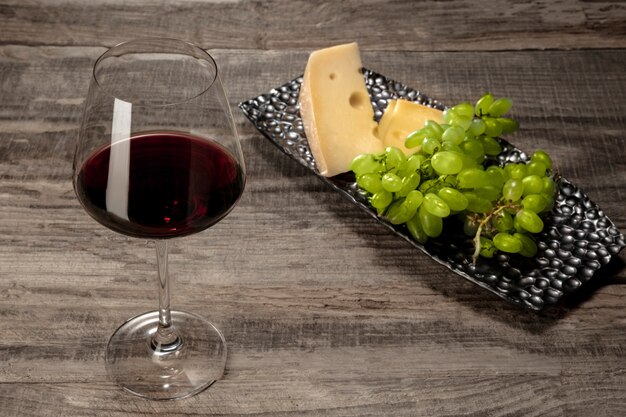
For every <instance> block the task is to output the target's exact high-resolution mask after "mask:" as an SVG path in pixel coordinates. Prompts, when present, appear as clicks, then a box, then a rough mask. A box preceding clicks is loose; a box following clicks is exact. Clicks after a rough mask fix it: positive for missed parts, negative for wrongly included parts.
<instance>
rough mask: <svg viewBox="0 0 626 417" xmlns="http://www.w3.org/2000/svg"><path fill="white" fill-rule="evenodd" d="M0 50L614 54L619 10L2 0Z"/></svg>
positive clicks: (566, 4) (538, 1)
mask: <svg viewBox="0 0 626 417" xmlns="http://www.w3.org/2000/svg"><path fill="white" fill-rule="evenodd" d="M2 3H3V4H2V5H0V28H2V36H1V39H0V42H2V43H4V44H26V45H74V46H77V45H80V46H92V45H106V46H111V45H112V44H115V43H117V42H120V41H121V40H126V39H129V38H134V37H139V36H163V35H167V36H171V37H176V38H181V39H190V40H193V41H194V42H196V43H198V44H200V45H201V46H203V47H205V48H244V49H262V50H272V49H284V48H299V49H306V50H309V49H310V48H316V47H317V48H319V47H324V46H327V45H328V43H329V42H333V43H341V42H350V41H353V40H357V41H359V43H360V44H361V45H362V47H363V48H364V49H375V50H388V49H395V50H412V51H457V50H461V51H466V50H468V49H472V50H508V49H516V50H519V49H556V48H567V49H578V48H624V47H625V46H626V23H625V22H626V4H625V3H624V2H620V1H584V0H561V1H558V0H557V1H546V0H524V1H511V0H495V1H473V0H449V1H440V2H429V1H389V0H366V1H308V0H296V1H289V0H269V1H258V0H254V1H247V0H212V1H211V0H209V1H202V0H173V1H172V0H170V1H161V0H158V1H157V0H134V1H125V0H99V1H89V0H69V1H68V0H52V1H51V0H47V1H41V0H35V1H33V0H8V1H7V0H5V1H3V2H2Z"/></svg>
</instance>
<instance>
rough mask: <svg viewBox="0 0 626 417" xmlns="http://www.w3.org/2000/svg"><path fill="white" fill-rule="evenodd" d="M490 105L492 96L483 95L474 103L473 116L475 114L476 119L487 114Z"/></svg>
mask: <svg viewBox="0 0 626 417" xmlns="http://www.w3.org/2000/svg"><path fill="white" fill-rule="evenodd" d="M492 103H493V96H492V95H491V94H489V93H487V94H485V95H484V96H482V97H481V98H480V99H478V101H477V102H476V106H474V114H476V116H478V117H481V116H483V115H485V114H487V111H488V110H489V107H490V106H491V104H492Z"/></svg>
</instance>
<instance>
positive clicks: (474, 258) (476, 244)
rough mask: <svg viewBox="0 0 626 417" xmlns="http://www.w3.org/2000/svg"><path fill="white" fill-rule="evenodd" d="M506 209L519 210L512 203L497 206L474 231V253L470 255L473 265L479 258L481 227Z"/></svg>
mask: <svg viewBox="0 0 626 417" xmlns="http://www.w3.org/2000/svg"><path fill="white" fill-rule="evenodd" d="M507 208H519V206H518V205H516V204H514V203H509V204H503V205H501V206H497V207H495V208H494V209H493V210H492V211H490V212H489V213H487V215H486V216H485V218H484V219H483V220H482V221H481V222H480V223H479V224H478V228H477V229H476V235H474V253H473V254H472V264H473V265H476V261H478V257H479V256H480V249H481V245H480V236H481V235H482V232H483V227H485V226H486V225H487V223H489V221H490V220H491V219H492V218H493V216H495V215H497V214H498V213H500V212H501V211H502V210H505V209H507Z"/></svg>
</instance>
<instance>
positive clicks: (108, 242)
mask: <svg viewBox="0 0 626 417" xmlns="http://www.w3.org/2000/svg"><path fill="white" fill-rule="evenodd" d="M124 4H125V2H121V1H116V0H115V1H114V0H109V1H99V2H87V1H85V2H81V1H68V2H62V1H50V2H46V3H45V4H44V3H41V4H40V3H37V2H14V3H8V2H4V6H2V7H0V16H1V18H0V19H5V20H1V21H0V27H1V28H2V32H0V42H1V43H2V44H3V45H1V46H0V97H1V99H2V101H1V102H0V244H1V245H2V250H0V329H1V331H0V415H1V416H25V417H30V416H70V417H72V416H113V417H122V416H131V415H132V416H156V415H167V416H203V415H211V414H215V415H225V416H239V415H241V416H243V415H249V416H261V415H264V416H554V417H570V416H590V415H594V416H620V415H623V414H624V410H625V409H626V271H625V269H624V260H625V259H626V258H625V256H624V254H623V253H622V254H621V255H620V256H619V257H618V258H617V259H616V260H615V261H614V262H613V263H612V264H610V265H609V267H608V268H606V269H605V270H603V271H602V275H603V279H601V280H599V281H597V283H594V284H592V285H591V286H589V287H588V288H585V289H584V290H582V291H580V292H579V293H577V294H575V295H573V296H571V297H569V298H568V299H566V300H564V302H562V303H560V304H559V305H557V306H554V307H551V308H548V309H546V310H545V311H544V312H543V313H541V314H535V313H530V312H526V311H523V310H520V309H519V308H517V307H514V306H510V305H508V304H507V303H505V302H504V301H502V300H500V299H499V298H497V297H495V296H493V295H491V294H489V293H487V292H485V291H483V290H481V289H479V288H478V287H476V286H474V285H472V284H470V283H468V282H466V281H464V280H462V279H461V278H459V277H458V276H456V275H454V274H452V273H450V272H449V271H448V270H446V269H445V268H443V267H441V266H439V265H438V264H436V263H434V262H432V261H430V260H429V259H427V258H426V257H425V256H424V255H423V254H421V253H420V252H418V251H415V250H414V249H412V248H411V247H409V245H407V244H406V243H404V242H403V241H401V240H399V239H397V238H396V237H394V236H392V235H391V234H390V233H389V232H388V231H387V230H386V229H385V228H383V227H381V226H379V225H377V224H375V223H374V222H372V221H371V219H370V218H368V217H367V216H365V215H363V214H362V213H361V212H360V211H358V210H357V209H355V208H354V207H353V206H351V205H350V204H349V203H347V202H346V201H344V200H343V199H342V198H341V197H340V196H339V195H337V194H335V193H333V192H331V191H330V190H328V189H327V188H326V187H325V186H323V184H322V183H321V182H320V181H318V180H317V179H316V178H314V177H313V176H312V175H311V174H309V173H308V172H307V171H306V170H305V169H303V168H302V167H300V166H299V165H297V164H296V163H295V162H293V161H291V160H290V159H288V158H287V157H286V156H284V155H283V154H281V153H280V152H279V151H278V150H277V149H276V148H275V147H274V146H273V145H272V144H271V143H269V141H267V140H266V139H264V138H263V137H261V135H260V134H258V133H257V132H256V131H255V130H254V129H253V128H252V127H251V125H250V124H249V123H248V122H247V121H246V120H245V119H244V117H243V116H242V115H241V113H240V112H239V111H238V110H237V109H235V110H234V111H235V117H236V122H237V127H238V129H239V132H240V134H241V137H242V142H243V147H244V152H245V155H246V157H247V165H248V174H249V177H248V183H247V188H246V192H245V194H244V196H243V198H242V200H241V202H240V204H239V205H238V206H237V208H236V209H235V210H234V211H233V212H232V213H231V214H230V215H229V216H228V217H227V218H226V219H225V220H224V221H222V222H221V223H219V224H218V225H216V226H215V227H213V228H212V229H211V230H208V231H206V232H203V233H201V234H199V235H196V236H192V237H190V238H185V239H181V240H177V241H176V242H175V244H174V245H173V250H172V255H171V271H172V275H173V279H174V294H173V304H174V306H175V307H176V306H179V307H181V308H184V309H187V310H191V311H194V312H196V313H198V314H201V315H203V316H206V317H210V318H211V319H212V320H213V321H214V322H215V323H216V324H217V325H218V327H220V328H221V329H222V330H223V331H224V333H225V336H226V338H227V341H228V344H229V358H228V362H227V371H226V375H225V376H224V378H223V379H222V380H221V381H219V382H218V383H216V384H215V385H214V386H212V387H211V388H210V389H209V390H207V391H205V392H204V393H202V394H200V395H197V396H195V397H192V398H190V399H187V400H183V401H176V402H169V403H155V402H149V401H144V400H140V399H136V398H134V397H131V396H129V395H127V394H125V393H123V392H122V391H121V390H119V389H118V388H116V387H115V386H114V385H113V384H112V383H110V382H109V381H108V380H107V378H106V375H105V371H104V363H103V351H104V347H105V345H106V342H107V338H108V336H109V335H110V334H111V333H112V332H113V330H114V329H115V328H116V327H117V326H118V325H119V324H120V323H121V322H123V320H125V319H126V318H128V317H130V316H131V315H134V314H136V313H140V312H142V311H145V310H147V309H152V308H154V307H155V303H156V282H155V281H156V280H155V276H154V275H155V273H154V265H155V264H154V253H153V252H154V250H153V247H152V246H151V245H150V244H149V243H147V242H145V241H142V240H136V239H127V238H125V237H122V236H119V235H116V234H114V233H113V232H109V231H108V230H105V229H104V228H103V227H101V226H99V225H98V224H96V223H95V222H94V221H93V220H91V219H90V218H89V217H88V216H87V214H85V213H84V211H83V210H82V209H81V208H80V206H79V204H78V203H77V201H76V199H75V197H74V194H73V191H72V186H71V182H70V178H69V177H70V175H71V154H72V151H73V144H74V139H75V137H76V134H77V128H78V125H79V122H80V116H81V110H82V104H83V99H84V97H85V95H86V88H87V85H88V82H89V72H90V68H91V65H92V64H93V61H94V60H95V58H96V57H97V56H98V55H99V54H101V53H102V52H103V51H104V50H105V49H104V46H106V45H110V44H112V43H115V42H116V41H118V40H122V39H123V38H126V37H130V36H131V30H130V29H129V28H128V27H122V26H120V27H119V30H118V31H117V32H116V33H115V34H114V33H109V34H106V33H105V32H106V31H104V30H103V29H102V27H100V26H98V22H102V21H101V20H96V18H95V17H93V16H91V14H93V13H95V14H98V13H100V15H101V16H102V18H103V19H104V17H106V18H107V19H109V23H108V24H111V25H122V24H124V25H127V24H128V23H123V22H125V21H126V19H131V20H133V21H136V22H137V25H139V26H138V28H139V29H138V33H139V34H146V35H147V34H165V33H166V31H167V33H168V34H170V35H172V36H175V35H176V36H184V35H190V36H185V37H187V38H190V37H191V38H193V37H194V36H197V39H198V40H200V41H202V42H205V43H204V45H205V46H206V47H209V42H208V41H207V39H208V38H209V37H211V36H213V34H214V33H209V32H208V31H209V30H214V31H215V33H217V34H219V36H218V39H219V41H218V42H217V45H214V47H215V48H216V49H215V50H214V51H212V52H213V53H214V55H215V56H216V58H217V60H218V63H219V64H220V67H221V70H222V75H223V79H224V80H225V82H226V86H227V89H228V91H229V93H230V99H231V102H232V103H233V105H235V104H236V103H238V102H240V101H242V100H245V99H247V98H250V97H253V96H255V95H257V94H259V93H261V92H265V91H268V90H269V89H270V88H272V87H274V86H277V85H279V84H282V83H283V82H285V81H287V80H289V79H291V78H293V77H294V76H296V75H298V74H300V73H301V72H302V70H303V68H304V64H305V62H306V58H307V55H308V51H309V50H310V49H313V48H315V47H318V46H321V45H322V44H324V43H333V42H335V41H337V40H343V39H344V38H347V37H348V36H349V34H350V32H349V30H348V28H346V27H342V26H341V25H340V24H339V23H338V22H335V23H334V26H333V27H332V29H331V30H329V31H328V32H326V33H321V32H320V34H319V35H318V36H313V35H312V36H311V38H309V39H303V38H301V37H298V36H295V34H294V32H295V31H296V30H297V27H298V25H297V24H296V22H300V25H314V24H315V23H316V20H315V19H307V18H306V14H302V15H300V14H299V13H296V12H297V11H298V10H302V8H305V9H306V7H314V6H317V7H318V8H319V9H321V10H326V12H325V13H331V12H330V11H332V14H333V15H336V16H337V18H339V19H345V16H351V15H355V16H356V17H355V19H357V18H358V19H360V21H362V22H363V25H364V26H367V21H366V20H363V19H364V18H363V17H362V16H361V15H360V14H359V13H361V12H360V11H358V10H357V9H359V10H360V9H361V8H362V7H365V6H367V5H373V6H371V7H375V6H376V5H377V3H376V2H371V3H370V2H368V3H359V4H360V6H359V7H351V6H350V5H349V3H348V2H346V3H341V4H342V5H341V6H340V5H339V4H340V2H337V3H327V4H326V3H324V4H319V3H313V4H314V6H307V5H308V4H309V3H307V2H298V3H291V2H280V3H271V4H269V5H266V4H265V3H260V2H259V3H255V2H237V1H233V2H215V3H214V4H209V5H208V3H202V2H198V1H188V2H182V1H178V2H175V3H167V5H165V4H161V3H158V4H156V3H153V2H150V3H149V2H137V3H133V5H132V6H125V5H124ZM171 4H176V5H178V6H177V7H178V8H177V9H175V10H177V11H178V12H176V13H174V12H173V10H174V9H172V7H173V6H171ZM272 4H274V5H276V4H277V5H278V6H276V7H280V8H282V9H283V12H282V13H283V18H284V20H285V21H286V22H290V23H289V24H288V25H287V26H286V28H284V29H281V30H283V31H284V32H282V34H284V33H288V34H289V36H291V38H292V39H290V40H283V39H279V38H280V37H281V36H282V35H281V36H279V33H278V32H272V28H270V27H266V25H265V24H264V23H263V22H264V21H263V20H256V21H255V20H252V21H248V20H244V17H245V16H247V17H246V19H249V18H250V16H251V12H250V10H256V12H255V13H257V15H256V16H259V17H257V19H266V20H268V21H269V22H274V21H275V19H276V18H274V17H271V13H270V12H269V10H265V8H266V7H270V6H271V5H272ZM412 4H413V3H412V2H395V3H392V4H391V6H390V7H392V8H396V9H400V10H402V9H408V8H410V7H413V6H411V5H412ZM418 4H421V3H418ZM443 4H444V5H446V4H448V5H451V6H452V9H453V10H454V9H455V7H456V8H458V9H461V6H458V5H459V4H462V3H460V2H445V3H443ZM463 4H464V3H463ZM508 4H509V2H502V3H501V6H502V8H501V10H503V13H505V15H504V16H503V17H501V19H503V20H504V21H505V22H507V23H509V22H510V24H509V26H510V27H515V25H516V24H519V22H517V19H510V17H509V14H510V13H513V12H512V10H520V9H525V8H526V7H529V6H528V5H534V6H537V2H529V3H515V2H511V5H510V7H507V5H508ZM455 5H456V6H455ZM545 5H546V7H553V8H554V7H560V8H568V7H585V8H587V9H586V10H590V9H592V10H595V11H596V12H598V11H600V10H604V9H606V10H608V11H605V12H602V13H605V14H604V17H603V19H605V20H606V21H607V22H608V23H609V24H608V25H607V29H606V30H607V33H603V32H601V31H600V30H596V32H593V31H590V32H589V33H592V34H593V33H595V35H594V36H595V38H594V36H590V35H589V33H583V31H580V30H578V29H577V28H576V27H570V26H568V28H569V29H567V30H566V29H564V26H565V24H563V25H561V26H559V25H556V26H555V27H554V30H553V31H552V32H550V33H549V34H547V33H545V32H544V30H543V26H542V22H541V21H539V22H535V23H533V21H532V20H531V19H530V18H528V20H527V21H526V23H525V24H524V25H525V26H524V32H523V34H521V35H520V34H516V35H515V36H511V39H500V40H496V39H495V38H496V37H495V35H493V34H492V35H490V34H489V33H485V34H484V35H485V36H486V40H484V41H481V40H480V39H479V37H478V36H475V37H474V40H473V41H469V42H468V44H466V47H464V48H461V49H463V50H461V51H456V52H454V51H441V49H445V48H443V47H442V46H441V45H446V44H447V45H450V44H452V41H453V40H455V39H456V36H460V35H459V34H463V33H469V32H471V31H472V30H473V28H471V27H469V26H470V24H468V23H463V16H465V15H464V14H461V15H459V14H458V13H459V12H458V11H457V12H456V14H455V16H457V19H460V20H456V21H457V22H460V23H458V26H459V32H455V35H450V36H447V37H445V39H444V40H443V42H442V43H436V42H435V39H434V38H433V36H434V35H436V34H434V33H433V34H429V35H424V36H425V41H424V42H421V39H419V38H418V37H417V35H416V34H415V33H414V32H411V34H410V35H409V36H408V37H407V38H408V39H407V41H406V42H405V43H399V44H398V43H394V39H393V38H392V37H391V35H390V34H389V33H388V32H386V31H383V26H380V27H378V28H374V29H373V31H372V32H371V33H370V32H368V33H367V34H366V35H364V36H366V38H367V39H369V40H370V41H371V43H370V47H369V48H366V49H368V50H367V51H366V52H364V53H363V61H364V64H365V65H366V66H367V67H369V68H372V69H374V70H376V71H379V72H381V73H384V74H386V75H388V76H390V77H391V78H394V79H397V80H400V81H403V82H405V83H406V84H409V85H411V86H413V87H417V88H420V89H422V90H423V91H424V92H426V93H428V94H429V95H432V96H434V97H437V98H439V99H440V100H441V101H443V102H455V101H456V100H459V99H464V98H468V97H469V98H472V97H477V96H478V95H479V94H481V93H482V92H483V91H486V90H489V91H492V92H494V93H496V94H498V95H506V96H509V97H511V98H512V99H513V100H514V102H515V108H514V112H515V115H516V117H518V118H519V119H520V121H521V123H522V128H523V129H522V131H521V132H519V133H517V134H516V135H515V136H513V137H512V138H511V140H512V141H513V142H514V143H515V144H516V145H518V146H520V147H521V148H523V149H527V150H533V149H536V148H543V149H546V150H547V151H549V152H550V153H551V154H552V155H553V156H554V158H555V159H556V160H557V161H558V164H559V168H560V170H561V172H562V174H563V175H564V176H566V177H567V178H569V179H570V180H572V181H573V182H575V183H576V184H577V185H579V186H580V187H581V188H583V189H584V190H585V192H586V193H587V194H589V195H590V197H591V198H592V199H593V200H594V201H596V202H597V203H598V204H599V205H600V206H601V207H602V208H603V209H604V211H605V213H607V214H608V215H609V216H610V217H611V218H612V219H613V220H614V221H615V222H616V223H617V225H618V227H619V228H620V229H621V230H622V231H623V230H626V209H625V208H624V205H625V204H624V203H625V193H626V164H625V162H624V160H625V159H624V157H625V151H624V148H625V146H624V145H625V139H624V138H625V135H626V118H625V115H626V98H625V97H626V64H625V63H626V50H624V45H623V38H624V37H623V34H624V31H623V27H624V22H625V20H624V17H623V15H622V16H621V17H620V10H622V8H623V3H610V4H609V3H606V4H604V3H597V2H590V3H586V2H581V3H579V2H561V3H557V4H556V5H551V3H548V2H546V3H545ZM209 6H210V7H209ZM437 7H442V6H441V5H437ZM465 7H467V6H465ZM479 7H482V6H479ZM467 8H468V9H469V7H467ZM209 9H211V10H215V14H214V20H215V21H217V22H218V24H217V26H215V25H214V26H213V29H210V28H211V25H208V24H207V26H206V27H204V26H202V27H201V26H200V25H199V24H198V22H199V21H200V20H198V19H201V16H202V13H200V15H199V16H200V17H198V16H196V15H195V14H192V13H191V11H190V10H200V11H202V10H209ZM426 9H428V8H426ZM329 10H330V11H329ZM485 11H486V12H489V13H491V14H489V13H488V16H487V19H489V16H491V19H494V17H493V16H495V15H496V14H497V12H496V11H488V10H486V9H485ZM13 12H14V15H13V17H11V16H10V13H13ZM168 12H169V13H170V14H173V15H174V17H175V18H173V19H172V20H171V21H170V23H168V21H167V20H165V19H164V18H163V20H161V21H159V24H158V25H157V26H156V27H155V28H154V29H153V32H150V31H149V27H150V25H149V23H148V22H147V21H144V18H146V16H150V15H151V14H158V13H160V14H161V15H163V16H166V15H167V14H168ZM185 13H188V14H187V15H185ZM246 13H247V14H246ZM426 13H433V14H434V12H426ZM587 14H588V17H587V18H586V19H587V20H586V21H585V22H583V23H580V26H579V28H580V27H584V26H588V27H592V26H593V22H594V16H597V14H596V15H594V14H593V13H592V14H589V13H587ZM88 15H89V16H91V17H89V19H91V20H85V19H87V16H88ZM7 16H8V18H7ZM16 16H17V17H16ZM185 16H187V17H185ZM329 16H330V14H329ZM112 17H115V19H117V20H115V19H112ZM187 18H189V19H190V20H191V21H192V22H195V23H193V24H190V25H186V26H184V27H182V26H180V24H175V23H176V22H183V21H184V20H185V19H187ZM203 19H204V20H207V19H206V18H203ZM386 19H387V20H390V19H391V17H387V18H386ZM474 19H478V18H477V17H474ZM414 21H415V19H413V18H412V17H411V18H409V17H405V18H403V19H401V20H400V23H399V27H396V29H395V30H397V31H400V30H404V29H402V28H407V27H409V23H413V22H414ZM16 22H17V23H16ZM68 22H73V25H76V26H71V25H69V23H68ZM244 22H246V23H245V24H246V25H247V26H243V23H244ZM611 22H612V23H611ZM317 23H320V25H322V21H317ZM101 24H102V25H104V23H101ZM169 25H172V26H169ZM289 25H291V26H289ZM70 26H71V27H70ZM90 26H91V27H90ZM231 26H233V27H231ZM237 26H240V27H241V30H242V31H243V33H244V34H245V36H244V34H242V35H240V37H237V36H234V34H235V32H236V31H235V27H237ZM268 26H271V25H268ZM388 26H389V25H385V27H388ZM503 26H506V25H505V24H503ZM191 30H198V31H199V32H197V33H191V32H186V31H191ZM274 30H278V29H274ZM351 30H354V28H352V29H351ZM498 30H504V29H498ZM620 30H621V32H620ZM177 31H180V32H177ZM252 33H256V34H261V35H262V36H261V37H260V39H263V42H257V43H254V42H255V41H252V43H249V42H250V40H248V43H245V42H244V38H246V37H248V38H250V37H251V36H252V37H253V36H254V35H251V34H252ZM132 35H134V34H132ZM229 37H231V39H229ZM490 37H491V38H490ZM525 37H526V38H527V39H526V38H525ZM353 38H354V37H353ZM594 39H595V40H594ZM192 40H193V39H192ZM538 40H539V41H540V42H539V41H538ZM283 41H284V42H287V43H281V42H283ZM537 42H539V43H537ZM574 43H578V44H577V45H573V44H574ZM50 45H53V46H50ZM76 45H81V46H76ZM417 45H430V46H424V47H423V48H422V47H417ZM569 46H575V47H579V46H581V47H584V48H583V49H581V50H551V51H529V50H524V51H507V50H503V51H499V52H490V51H482V52H480V51H478V52H477V51H476V50H481V49H496V48H504V49H533V48H536V47H541V48H543V47H549V48H561V47H569ZM285 48H287V49H285ZM605 48H612V49H610V50H609V49H605ZM422 49H425V51H422ZM431 49H432V51H431ZM410 50H415V51H413V52H411V51H410Z"/></svg>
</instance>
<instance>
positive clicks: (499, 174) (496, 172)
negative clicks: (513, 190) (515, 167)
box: [485, 165, 505, 189]
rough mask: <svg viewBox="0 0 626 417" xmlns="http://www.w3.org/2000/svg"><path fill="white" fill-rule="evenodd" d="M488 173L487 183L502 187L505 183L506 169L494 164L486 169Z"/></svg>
mask: <svg viewBox="0 0 626 417" xmlns="http://www.w3.org/2000/svg"><path fill="white" fill-rule="evenodd" d="M485 174H486V175H487V181H488V182H487V184H488V185H493V186H494V187H497V188H500V189H501V188H502V186H503V185H504V183H505V177H504V170H503V169H502V168H500V167H498V166H495V165H492V166H490V167H488V168H487V169H486V170H485Z"/></svg>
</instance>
